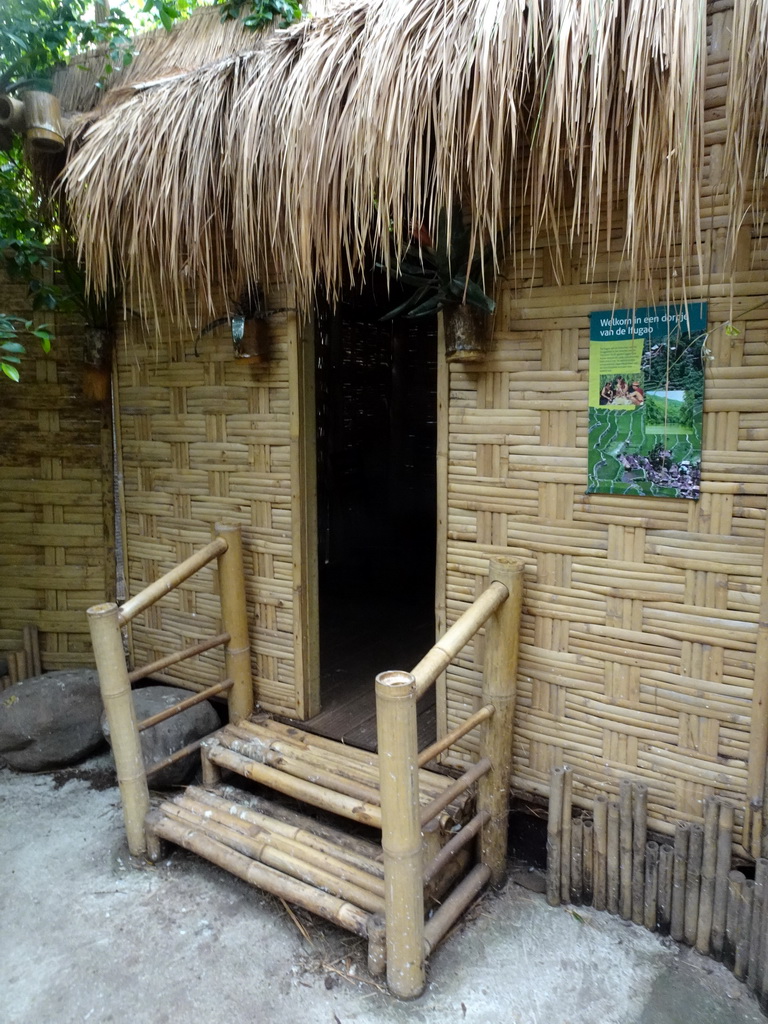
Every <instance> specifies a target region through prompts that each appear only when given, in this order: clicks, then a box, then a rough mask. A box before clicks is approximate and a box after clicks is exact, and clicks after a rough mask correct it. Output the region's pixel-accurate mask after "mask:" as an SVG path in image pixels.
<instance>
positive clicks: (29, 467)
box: [0, 272, 114, 684]
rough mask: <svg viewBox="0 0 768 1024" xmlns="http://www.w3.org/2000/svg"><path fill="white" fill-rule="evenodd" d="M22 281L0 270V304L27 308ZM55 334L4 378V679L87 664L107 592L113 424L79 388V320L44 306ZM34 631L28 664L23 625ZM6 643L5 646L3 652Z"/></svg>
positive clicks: (0, 626) (0, 585) (0, 510)
mask: <svg viewBox="0 0 768 1024" xmlns="http://www.w3.org/2000/svg"><path fill="white" fill-rule="evenodd" d="M27 302H28V300H27V296H26V287H25V286H23V285H21V284H17V283H15V282H10V281H8V279H7V278H6V277H5V274H4V272H0V306H1V308H3V309H5V310H9V311H11V312H13V313H18V314H20V315H21V314H23V315H25V316H28V315H30V314H29V313H28V312H26V311H27ZM46 320H47V322H48V323H49V324H52V325H53V329H54V331H55V334H56V343H55V345H54V346H53V348H52V350H51V352H50V354H48V355H45V354H44V352H43V351H42V349H41V348H40V345H39V343H38V342H37V341H36V340H35V339H32V340H31V341H30V342H29V343H28V345H27V354H26V356H25V357H23V362H22V364H21V366H20V370H21V374H22V379H21V383H20V384H19V385H16V384H14V383H12V382H11V381H10V380H8V379H7V378H5V377H3V380H2V382H0V387H2V396H3V444H2V448H0V653H2V654H3V657H7V660H8V662H9V672H8V680H7V682H8V684H10V683H11V682H14V681H17V680H18V679H23V678H25V677H27V676H30V675H34V674H37V673H38V672H39V670H40V668H42V669H45V670H50V669H66V668H71V667H74V666H80V665H84V664H85V665H91V664H93V657H92V655H91V650H90V643H89V639H88V624H87V622H86V618H85V609H86V608H87V607H88V606H89V605H91V604H94V603H95V602H96V601H103V600H104V596H105V594H106V595H108V596H114V595H113V591H114V578H113V572H112V570H111V569H110V566H112V565H113V564H114V552H113V543H114V542H113V534H114V527H113V524H112V502H111V498H110V489H111V484H112V469H111V464H110V463H111V451H112V441H111V429H110V424H109V416H108V410H106V409H105V407H104V406H102V405H101V404H99V403H97V402H93V401H88V400H86V399H85V398H84V396H83V382H82V373H83V371H82V354H83V334H82V331H83V329H82V327H81V326H78V325H77V323H76V322H75V321H74V319H72V320H70V319H68V318H67V317H65V316H64V315H63V314H61V313H58V312H57V313H55V314H48V315H47V316H46ZM30 624H33V625H34V626H35V627H36V628H37V629H38V630H39V634H40V640H39V646H40V654H39V658H40V660H39V663H38V664H34V659H33V664H29V660H30V654H31V651H30V650H29V645H28V643H27V642H26V641H25V637H24V630H25V627H27V626H29V625H30ZM6 652H7V655H6Z"/></svg>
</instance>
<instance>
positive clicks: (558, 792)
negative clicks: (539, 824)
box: [547, 767, 565, 907]
mask: <svg viewBox="0 0 768 1024" xmlns="http://www.w3.org/2000/svg"><path fill="white" fill-rule="evenodd" d="M564 782H565V775H564V769H563V768H559V767H558V768H553V769H552V772H551V774H550V783H549V814H548V815H547V903H548V904H549V905H550V907H557V906H559V905H560V869H561V863H562V852H561V851H562V840H563V787H564Z"/></svg>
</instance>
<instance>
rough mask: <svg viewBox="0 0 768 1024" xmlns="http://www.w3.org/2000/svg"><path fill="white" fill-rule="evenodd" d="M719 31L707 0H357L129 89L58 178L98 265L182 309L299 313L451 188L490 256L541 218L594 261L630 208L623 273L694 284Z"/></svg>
mask: <svg viewBox="0 0 768 1024" xmlns="http://www.w3.org/2000/svg"><path fill="white" fill-rule="evenodd" d="M705 27H706V3H705V0H676V2H675V3H673V4H669V3H667V2H666V0H582V2H581V3H579V4H574V3H573V2H572V0H451V2H446V3H434V2H432V0H367V2H362V0H361V2H360V3H358V4H355V5H352V6H348V7H345V8H343V9H337V10H336V11H335V12H334V13H333V14H332V15H330V16H329V17H327V18H322V19H316V20H313V21H309V22H305V23H302V24H300V25H298V26H294V27H293V28H291V29H288V30H286V31H280V32H276V33H274V34H273V35H272V36H271V37H270V38H268V39H267V40H266V41H265V42H264V45H263V47H262V48H261V49H260V50H258V51H254V52H242V53H239V54H238V55H237V56H235V57H230V58H226V59H222V60H219V61H218V62H215V63H211V64H210V65H209V66H206V67H203V68H200V69H198V70H195V71H191V72H189V73H188V74H185V75H182V76H179V77H177V78H174V79H172V80H168V81H166V82H154V83H150V84H149V85H148V86H147V87H145V88H141V87H137V89H138V91H137V94H136V95H134V96H133V97H132V98H130V99H128V100H127V101H125V102H123V103H121V104H120V105H119V106H117V107H116V108H115V109H112V110H106V111H105V113H104V114H103V116H102V117H101V119H100V120H98V121H97V122H96V123H95V124H94V125H93V126H92V127H91V128H90V129H88V130H84V131H83V132H82V135H81V137H80V138H79V139H78V140H77V147H76V148H75V151H74V152H73V155H72V157H71V159H70V161H69V164H68V167H67V169H66V172H65V175H64V182H65V187H66V190H67V194H68V197H69V201H70V204H71V208H72V217H73V220H74V223H75V226H76V229H77V233H78V235H79V238H80V245H81V250H82V253H83V255H84V256H85V257H86V262H87V266H88V268H89V272H90V275H91V279H92V281H93V283H94V285H95V286H96V287H97V289H104V288H105V287H107V285H108V284H109V283H110V282H112V281H114V280H117V279H119V278H120V279H122V278H125V279H128V280H130V281H132V286H133V288H134V289H135V290H136V292H137V293H139V294H144V295H148V296H155V297H157V296H159V295H161V294H162V295H163V297H164V299H165V300H167V299H168V297H169V296H170V297H173V298H174V299H175V304H176V307H177V309H181V308H182V307H183V305H184V295H183V293H184V291H185V290H186V289H187V288H191V289H192V290H193V292H194V293H195V295H196V296H197V300H198V302H199V303H201V304H202V305H203V306H209V304H210V302H211V294H212V292H211V282H212V281H213V280H215V279H216V278H222V277H223V279H224V280H225V281H227V282H228V284H229V283H230V282H231V284H229V286H228V290H229V291H230V293H232V294H237V293H239V290H240V289H241V288H242V286H243V284H244V283H245V282H248V281H254V280H258V281H261V282H262V283H267V282H268V281H269V280H270V278H273V277H274V276H275V275H277V276H280V277H283V276H285V275H290V276H291V277H292V278H293V280H294V281H295V284H296V291H297V301H298V303H299V306H300V307H302V308H304V309H306V308H309V306H310V305H311V303H312V300H313V296H314V292H315V289H316V288H317V287H318V286H320V287H322V288H324V289H326V290H327V291H328V292H329V294H330V295H331V296H333V295H335V294H338V290H339V288H340V287H341V285H342V284H343V283H344V281H345V280H347V279H348V278H349V277H350V276H353V275H360V274H364V272H365V268H366V266H369V265H370V264H371V263H372V261H373V258H374V256H376V257H378V258H379V259H381V260H382V261H383V262H384V263H385V264H386V265H387V266H392V267H396V265H397V264H398V263H399V261H400V259H402V256H403V254H404V252H405V250H406V248H407V247H408V244H409V242H410V241H411V235H412V233H413V232H414V231H416V230H417V229H418V228H419V227H420V226H421V225H425V226H426V227H427V228H430V226H434V224H435V223H436V221H437V216H438V213H439V211H440V210H442V209H446V210H447V211H448V213H449V214H450V212H451V208H452V207H453V205H454V204H455V203H456V202H461V207H462V212H463V214H464V215H465V217H466V220H467V223H468V226H469V228H470V231H471V238H472V244H473V246H474V247H475V249H476V251H477V252H478V253H481V252H482V251H483V245H484V244H485V243H486V242H487V241H489V240H490V241H491V243H492V246H493V255H492V257H491V258H492V259H494V260H497V259H498V257H499V255H500V253H499V252H498V251H497V248H498V240H500V239H501V240H503V244H504V245H505V246H510V247H511V248H512V249H513V250H514V249H515V248H518V249H519V248H526V249H527V248H528V247H532V246H534V245H535V244H537V241H538V239H539V238H540V237H541V235H542V232H546V233H547V234H548V235H549V238H550V244H553V245H555V246H556V247H557V246H558V245H563V246H564V247H565V248H567V249H569V250H574V249H576V251H580V252H581V254H582V256H583V257H584V258H587V259H591V260H593V261H594V259H595V258H596V257H597V255H598V252H599V251H600V246H601V240H602V239H604V237H605V232H606V230H607V231H608V233H609V235H610V231H611V229H612V225H611V220H610V217H611V210H612V209H614V208H615V207H616V205H617V204H620V207H621V209H622V210H623V211H624V217H623V230H624V258H625V264H626V274H627V275H628V276H629V277H630V279H631V280H632V281H634V283H635V284H639V283H643V284H645V283H647V282H649V281H650V279H651V270H652V268H654V267H655V265H656V264H657V263H658V261H659V260H661V261H663V262H664V263H665V264H666V266H667V267H668V269H669V273H670V274H671V273H672V272H673V271H674V272H676V273H677V274H678V275H679V277H678V279H681V278H682V279H684V277H685V274H686V271H687V270H688V269H689V268H690V267H691V265H692V261H693V260H694V257H695V253H696V249H697V245H698V242H699V234H700V232H699V222H698V218H699V181H700V164H701V149H702V121H703V76H704V63H705V62H704V49H705ZM521 197H522V201H523V206H524V208H527V209H528V210H529V211H530V212H529V216H528V218H527V219H528V227H527V228H525V230H524V231H522V230H521V231H519V232H516V233H515V237H514V238H510V237H509V223H510V215H511V213H510V211H511V209H512V208H513V206H514V205H515V204H516V203H518V202H519V200H520V198H521ZM564 217H566V221H565V223H566V224H567V230H566V231H565V232H563V228H562V225H563V218H564ZM450 220H451V218H450V216H449V217H448V221H449V222H450ZM448 241H450V240H448Z"/></svg>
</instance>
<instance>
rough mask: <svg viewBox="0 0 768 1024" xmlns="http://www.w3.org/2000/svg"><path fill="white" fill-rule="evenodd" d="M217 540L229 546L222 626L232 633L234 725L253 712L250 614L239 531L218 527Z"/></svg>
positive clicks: (229, 663)
mask: <svg viewBox="0 0 768 1024" xmlns="http://www.w3.org/2000/svg"><path fill="white" fill-rule="evenodd" d="M215 529H216V536H217V537H221V538H223V539H224V540H225V541H226V542H227V550H226V551H224V552H222V553H221V554H220V555H219V556H218V564H219V591H220V597H221V623H222V629H223V630H224V632H226V633H229V643H228V644H227V646H226V647H225V649H224V650H225V658H226V675H227V679H232V680H233V681H234V686H233V687H232V689H231V690H230V691H229V695H228V697H227V704H228V706H229V717H230V720H231V721H236V720H237V719H238V718H248V717H249V716H250V715H251V713H252V712H253V682H252V680H251V647H250V641H249V638H248V610H247V607H246V601H245V570H244V568H243V538H242V532H241V530H240V527H239V526H237V525H232V524H224V523H216V527H215Z"/></svg>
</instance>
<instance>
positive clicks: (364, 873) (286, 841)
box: [146, 786, 384, 936]
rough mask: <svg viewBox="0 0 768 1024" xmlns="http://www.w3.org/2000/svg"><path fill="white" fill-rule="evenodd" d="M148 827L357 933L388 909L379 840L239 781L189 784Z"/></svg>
mask: <svg viewBox="0 0 768 1024" xmlns="http://www.w3.org/2000/svg"><path fill="white" fill-rule="evenodd" d="M146 828H147V831H148V833H151V834H153V835H155V836H158V837H159V838H161V839H164V840H167V841H168V842H171V843H174V844H175V845H177V846H181V847H183V848H184V849H186V850H190V851H191V852H192V853H195V854H197V855H199V856H201V857H203V858H205V859H206V860H209V861H211V863H213V864H216V865H217V866H219V867H221V868H224V869H225V870H227V871H229V872H231V873H232V874H234V875H237V876H238V877H239V878H242V879H243V880H244V881H245V882H248V883H249V884H251V885H254V886H257V887H258V888H260V889H264V890H266V891H267V892H270V893H272V894H273V895H275V896H281V897H282V898H283V899H285V900H288V901H290V902H291V903H294V904H297V905H298V906H301V907H304V908H305V909H307V910H309V911H311V912H313V913H315V914H318V915H319V916H321V917H324V918H326V919H327V920H328V921H332V922H333V923H334V924H337V925H339V926H341V927H342V928H345V929H347V930H348V931H351V932H354V933H355V934H357V935H363V936H367V935H368V929H369V921H370V918H371V916H372V915H373V914H376V913H383V911H384V870H383V866H382V863H381V860H380V857H381V850H380V848H379V847H378V846H376V845H375V844H373V843H369V842H367V841H365V840H362V839H358V838H356V837H353V836H348V835H345V834H344V833H342V832H339V831H337V830H336V829H333V828H330V827H329V826H327V825H321V824H319V823H317V822H315V821H314V820H313V819H311V818H309V817H306V816H305V815H301V814H298V813H296V812H294V811H290V810H287V809H286V808H282V807H280V806H279V805H274V804H272V803H270V802H269V801H267V800H265V799H263V798H260V797H258V796H253V795H251V794H248V793H244V792H242V791H240V790H237V789H235V788H234V787H231V786H218V787H215V788H213V789H211V788H208V789H203V788H201V787H197V786H190V787H189V788H188V789H187V790H186V791H185V792H183V793H180V794H179V795H177V796H175V797H174V798H173V799H171V800H166V801H164V802H163V803H162V804H160V806H159V807H157V808H156V809H154V810H152V811H150V812H149V814H148V815H147V818H146Z"/></svg>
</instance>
